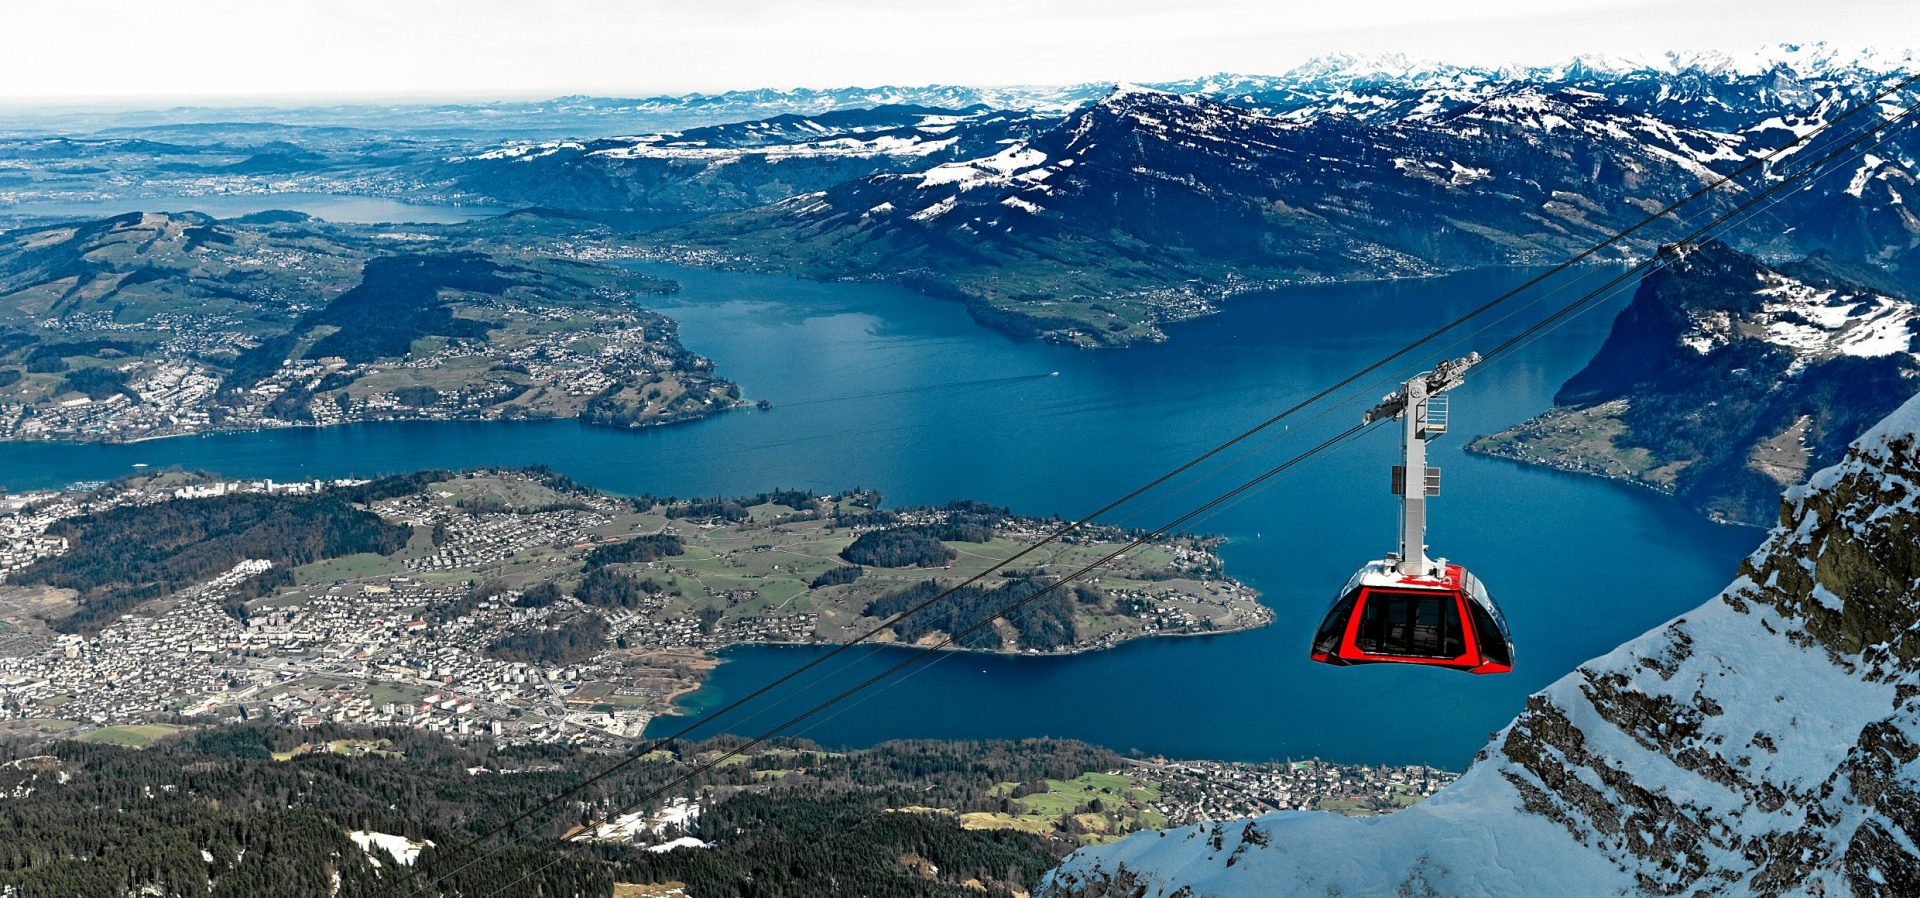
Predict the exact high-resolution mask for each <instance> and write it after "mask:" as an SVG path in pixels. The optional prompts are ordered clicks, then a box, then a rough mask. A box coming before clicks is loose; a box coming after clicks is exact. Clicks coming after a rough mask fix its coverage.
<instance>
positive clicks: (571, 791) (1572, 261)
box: [392, 73, 1920, 896]
mask: <svg viewBox="0 0 1920 898" xmlns="http://www.w3.org/2000/svg"><path fill="white" fill-rule="evenodd" d="M1917 81H1920V73H1917V74H1914V75H1911V76H1908V77H1907V78H1904V79H1901V80H1900V81H1899V82H1896V83H1895V84H1894V85H1892V86H1891V87H1887V88H1885V89H1883V90H1882V91H1880V92H1879V93H1877V94H1875V95H1874V96H1872V97H1870V98H1869V99H1867V100H1865V101H1863V102H1861V103H1859V104H1856V105H1854V106H1851V107H1849V108H1847V109H1846V110H1845V111H1844V112H1842V113H1841V114H1840V115H1838V116H1835V117H1834V118H1831V119H1828V120H1827V121H1825V122H1822V123H1821V124H1820V125H1818V126H1816V127H1815V128H1812V129H1809V130H1808V131H1807V132H1806V133H1804V134H1798V135H1795V136H1794V138H1793V139H1792V140H1790V141H1788V142H1787V143H1785V144H1782V145H1781V146H1779V147H1776V148H1774V149H1772V150H1769V151H1767V152H1766V153H1762V154H1759V155H1757V156H1754V157H1753V158H1751V159H1750V160H1749V161H1747V162H1746V163H1744V164H1742V165H1741V166H1739V167H1738V168H1736V169H1734V170H1733V171H1732V172H1730V173H1728V174H1725V175H1722V176H1720V177H1718V178H1715V179H1714V180H1712V181H1710V182H1708V183H1707V184H1706V185H1704V186H1702V187H1700V188H1699V189H1697V190H1695V191H1694V192H1692V193H1690V194H1688V195H1686V196H1685V197H1682V198H1680V199H1678V200H1675V201H1673V202H1671V203H1668V204H1667V205H1666V206H1663V207H1661V208H1660V209H1659V210H1658V211H1656V212H1654V213H1652V214H1649V215H1648V216H1646V217H1645V218H1642V219H1641V220H1640V221H1638V222H1636V223H1634V224H1632V225H1630V226H1628V227H1627V228H1624V229H1622V230H1619V231H1616V232H1614V233H1613V234H1612V235H1610V236H1609V237H1607V238H1606V239H1605V240H1602V241H1601V242H1599V243H1597V244H1594V245H1593V246H1590V247H1588V248H1586V249H1583V250H1581V251H1580V252H1578V253H1575V254H1574V255H1573V256H1570V257H1568V258H1567V259H1566V260H1564V261H1562V262H1560V263H1558V264H1556V265H1554V266H1552V267H1551V268H1548V269H1547V270H1546V271H1543V272H1541V273H1540V274H1538V275H1535V276H1534V277H1532V278H1529V279H1528V280H1527V281H1525V282H1523V283H1521V284H1520V285H1518V286H1516V287H1514V288H1512V289H1510V290H1508V291H1506V292H1504V293H1502V294H1500V295H1499V296H1496V297H1495V298H1493V299H1491V300H1489V301H1487V302H1486V303H1483V304H1482V305H1480V306H1478V307H1476V308H1474V309H1471V310H1469V311H1468V312H1467V313H1465V314H1464V315H1461V316H1459V317H1457V318H1455V319H1453V320H1452V321H1450V322H1447V323H1446V324H1444V325H1442V326H1441V327H1439V328H1437V329H1435V330H1433V331H1431V332H1429V333H1428V334H1426V335H1425V336H1422V337H1420V338H1418V339H1416V340H1414V341H1413V342H1411V343H1408V344H1406V345H1405V346H1403V347H1401V348H1399V349H1397V350H1395V351H1394V352H1392V353H1391V354H1389V355H1387V356H1385V357H1383V358H1381V359H1379V360H1378V361H1375V362H1373V363H1372V364H1370V365H1367V366H1366V367H1364V368H1361V369H1360V370H1359V371H1356V372H1354V373H1352V374H1349V375H1347V376H1346V377H1344V378H1342V379H1341V380H1340V381H1338V382H1337V383H1334V384H1332V385H1330V386H1328V387H1326V388H1324V389H1322V390H1320V391H1318V392H1316V393H1314V394H1312V395H1311V396H1308V397H1307V398H1305V399H1302V400H1300V401H1298V402H1296V403H1295V404H1294V405H1292V406H1289V407H1288V408H1286V409H1284V410H1282V411H1281V412H1279V413H1277V414H1275V415H1273V416H1271V417H1269V418H1267V419H1266V420H1264V421H1261V422H1259V423H1257V424H1255V425H1254V426H1252V427H1250V428H1248V429H1246V430H1244V431H1242V432H1240V433H1239V434H1237V435H1235V436H1234V437H1232V438H1231V439H1229V440H1227V441H1225V442H1223V443H1220V444H1218V445H1216V446H1214V447H1213V448H1211V449H1209V450H1207V451H1206V452H1203V453H1201V454H1200V455H1198V456H1195V457H1194V458H1192V459H1189V460H1188V461H1186V462H1183V463H1182V464H1180V465H1179V466H1177V467H1175V468H1173V469H1172V470H1169V471H1168V472H1166V473H1164V474H1162V475H1160V476H1159V477H1156V478H1155V479H1154V480H1152V481H1150V482H1148V483H1146V484H1145V485H1142V486H1140V487H1138V488H1136V489H1134V490H1132V491H1130V492H1128V493H1126V494H1125V495H1123V496H1121V497H1120V498H1119V499H1115V500H1113V501H1111V502H1109V503H1107V504H1106V505H1104V506H1101V507H1100V508H1099V509H1096V510H1095V511H1093V512H1091V513H1089V514H1087V515H1085V516H1083V517H1081V518H1078V519H1076V520H1074V521H1072V522H1070V523H1068V524H1066V525H1063V526H1062V527H1060V528H1057V529H1055V530H1054V531H1052V532H1050V533H1049V534H1048V535H1047V536H1045V537H1043V538H1041V539H1040V540H1039V541H1037V542H1035V543H1033V544H1032V545H1029V546H1026V547H1025V548H1022V549H1021V550H1020V551H1019V552H1017V553H1015V554H1014V555H1012V556H1010V557H1008V558H1007V559H1005V560H1003V561H1000V562H997V563H996V564H994V565H993V566H991V567H989V568H987V569H986V570H983V571H981V572H980V573H978V574H975V575H973V576H971V577H969V578H967V579H966V580H964V581H962V582H961V583H959V584H956V585H955V586H953V587H951V588H949V589H947V590H944V591H942V592H941V593H939V594H937V595H935V596H933V597H931V598H929V599H927V600H926V601H924V602H921V603H920V604H918V605H915V606H913V607H910V608H908V609H906V610H904V611H901V612H900V613H898V614H896V615H894V616H893V617H892V618H889V619H888V620H886V621H884V622H882V623H881V624H879V625H877V626H875V627H873V628H872V629H870V630H868V631H866V632H865V633H863V634H862V635H861V636H859V637H857V638H856V639H854V640H853V641H850V642H846V643H841V644H839V645H837V646H835V647H834V648H833V649H832V650H831V651H829V652H828V653H826V654H824V655H821V656H820V657H818V658H815V659H813V660H811V661H808V662H807V663H806V664H803V665H801V666H800V667H798V668H796V669H794V670H792V671H789V672H788V673H785V674H782V675H781V676H780V677H778V678H776V679H774V680H773V681H771V682H769V683H767V684H766V685H763V686H761V687H759V688H757V689H755V690H754V691H752V692H750V693H748V694H747V695H745V696H742V697H741V698H739V699H736V700H734V701H733V702H730V703H728V704H727V705H725V706H723V707H721V708H719V709H716V710H714V711H710V712H708V713H706V714H704V715H702V716H701V717H700V718H698V719H697V720H695V721H693V722H691V723H689V724H687V725H686V726H684V727H682V728H681V729H679V730H677V731H675V732H674V733H672V734H670V735H667V736H663V737H660V738H658V739H655V740H653V741H652V742H651V743H649V744H648V745H646V746H643V747H642V748H641V749H639V750H636V751H634V752H632V753H630V754H629V755H628V756H627V757H626V758H624V759H622V760H621V761H618V762H616V763H614V764H613V765H611V766H609V767H608V768H606V769H604V770H602V771H600V772H598V773H596V774H594V775H592V776H590V777H588V778H587V779H585V780H582V781H581V782H579V783H577V784H575V785H574V786H572V787H569V788H568V789H566V790H564V791H562V792H560V793H559V794H557V795H555V796H553V797H552V798H550V799H547V800H546V801H544V802H542V803H540V804H538V805H535V806H534V807H531V808H528V809H526V810H523V811H521V812H520V813H519V814H517V815H515V816H514V817H512V818H510V819H509V820H507V821H506V822H504V823H501V824H498V825H496V826H495V827H494V828H492V829H490V830H488V831H487V832H485V833H482V834H481V835H479V836H476V837H474V838H472V839H468V840H466V841H465V842H462V843H461V844H460V845H459V846H457V847H455V848H454V849H452V851H451V853H461V852H465V851H467V850H470V849H471V848H473V847H474V846H475V845H477V844H479V843H481V842H485V841H487V840H489V839H492V838H493V837H495V836H498V835H500V834H502V833H505V832H508V831H509V830H511V829H513V828H514V827H517V826H518V825H519V824H520V823H522V822H525V821H526V820H527V819H529V818H531V817H532V816H533V815H535V814H538V813H540V812H541V811H544V810H547V809H548V808H551V807H553V806H555V805H557V804H559V803H560V802H561V801H564V800H566V799H567V798H569V797H571V796H573V795H575V794H578V793H579V792H581V791H582V790H584V789H587V788H590V787H591V786H593V785H595V784H597V783H599V782H602V781H604V780H606V779H607V778H608V777H611V776H613V775H615V774H617V773H619V772H620V771H622V770H625V769H627V768H628V767H630V766H632V765H633V764H635V763H637V762H639V760H640V759H641V758H644V757H646V756H648V755H650V754H651V753H652V752H653V751H655V750H657V749H658V748H659V747H661V746H663V745H665V744H667V743H669V742H672V741H674V740H677V739H681V738H684V737H685V736H686V735H688V734H689V733H691V732H692V731H694V730H696V729H699V728H701V727H704V726H706V725H708V724H710V723H712V722H713V721H715V720H718V719H719V718H720V717H722V716H725V715H726V714H728V713H731V712H732V711H734V710H736V709H738V708H740V707H741V706H743V705H745V704H747V703H748V702H751V701H753V700H755V699H757V698H759V697H760V696H762V695H765V694H766V693H768V692H771V691H772V690H774V689H776V688H778V687H780V686H782V685H785V684H786V683H789V682H791V681H793V680H794V679H795V678H797V677H799V676H801V675H803V674H805V673H806V672H807V671H809V670H812V669H814V668H816V667H818V666H820V665H821V664H824V663H826V662H827V661H829V660H831V659H833V658H835V657H838V656H840V655H841V654H843V653H844V652H846V651H847V650H849V649H851V648H853V647H854V646H857V645H860V644H863V643H864V642H866V641H867V640H869V639H872V638H873V637H874V636H877V635H879V634H880V633H882V632H885V631H886V630H889V629H891V628H892V627H893V626H894V625H896V624H898V623H900V622H901V621H904V620H906V619H908V618H910V617H912V616H913V615H915V614H918V613H920V612H921V611H924V610H925V609H927V608H928V607H931V606H932V605H933V604H935V603H937V602H939V601H941V600H942V599H945V598H947V597H949V596H951V595H952V594H954V593H955V592H958V591H959V590H961V589H964V588H966V587H968V586H971V585H973V584H974V583H977V582H979V581H980V580H982V579H984V578H985V577H987V576H988V575H990V574H992V573H994V572H996V571H998V570H1000V569H1002V568H1004V567H1006V566H1007V565H1009V564H1012V563H1013V562H1015V561H1018V560H1019V559H1021V558H1023V557H1025V556H1027V555H1029V554H1031V553H1033V552H1034V551H1037V550H1039V549H1040V548H1042V547H1045V546H1047V545H1051V544H1052V543H1054V542H1057V541H1059V540H1060V539H1062V538H1064V537H1066V536H1067V535H1069V534H1071V533H1073V532H1074V531H1076V530H1078V529H1080V528H1081V527H1084V526H1086V525H1087V524H1089V523H1091V522H1092V521H1094V520H1095V519H1097V518H1099V517H1101V516H1102V515H1105V514H1106V513H1108V512H1110V511H1112V510H1113V509H1115V508H1118V507H1120V506H1121V505H1124V504H1126V503H1127V502H1130V501H1132V500H1133V499H1135V498H1137V497H1139V496H1140V495H1142V494H1144V493H1147V492H1149V491H1151V490H1153V489H1155V488H1157V487H1159V486H1160V485H1162V484H1164V483H1166V482H1167V481H1169V480H1172V479H1173V478H1175V477H1178V476H1179V475H1181V474H1184V473H1186V472H1187V471H1189V470H1192V469H1193V468H1195V467H1197V466H1199V465H1201V464H1204V463H1205V462H1206V461H1208V460H1209V459H1212V458H1213V457H1215V456H1217V455H1219V454H1220V453H1222V452H1225V451H1226V450H1227V449H1229V448H1232V447H1233V446H1235V445H1238V444H1239V443H1241V442H1243V441H1245V440H1247V439H1249V438H1251V437H1253V436H1254V435H1256V434H1258V433H1260V432H1262V431H1264V430H1266V429H1267V428H1269V427H1271V426H1273V425H1274V424H1277V423H1279V422H1281V421H1283V420H1285V419H1287V418H1289V417H1291V416H1292V415H1294V414H1296V413H1298V412H1299V411H1301V410H1303V409H1305V408H1307V407H1308V406H1310V405H1312V404H1314V403H1316V402H1318V401H1320V400H1321V399H1324V398H1326V397H1327V396H1329V395H1331V394H1333V393H1335V392H1337V391H1339V390H1342V389H1345V388H1346V387H1347V386H1350V385H1351V384H1353V383H1354V382H1355V381H1358V380H1360V379H1361V378H1363V377H1366V376H1368V375H1370V374H1372V373H1373V372H1375V371H1378V370H1380V369H1382V368H1384V367H1386V366H1387V365H1389V364H1392V363H1393V362H1395V361H1397V360H1399V359H1400V358H1402V357H1404V356H1406V355H1407V354H1408V353H1411V352H1413V351H1414V350H1415V349H1418V348H1419V347H1421V346H1423V345H1426V344H1427V343H1430V342H1432V341H1433V340H1435V339H1438V338H1439V337H1441V336H1442V335H1444V334H1446V333H1449V332H1451V331H1453V330H1454V329H1456V328H1458V327H1460V326H1461V325H1464V324H1466V323H1467V322H1469V321H1471V320H1473V319H1475V318H1477V317H1479V316H1480V315H1482V314H1485V313H1486V312H1487V311H1489V310H1491V309H1493V308H1495V307H1497V306H1499V305H1501V304H1502V303H1504V302H1506V301H1507V300H1509V299H1512V298H1513V297H1514V296H1517V295H1519V294H1520V293H1522V292H1525V291H1526V290H1528V289H1530V288H1532V287H1534V286H1536V285H1538V284H1540V283H1542V282H1544V281H1545V280H1546V279H1548V278H1550V277H1553V276H1554V275H1556V274H1559V273H1560V272H1563V271H1565V270H1567V269H1568V268H1571V267H1573V266H1574V265H1577V264H1579V263H1580V262H1583V261H1585V260H1587V259H1589V258H1591V257H1593V256H1594V255H1595V254H1597V253H1599V252H1600V251H1602V250H1604V249H1606V248H1608V247H1610V246H1613V245H1615V244H1617V243H1619V242H1621V241H1622V240H1625V239H1626V238H1627V237H1629V236H1631V235H1632V234H1634V233H1636V232H1638V231H1640V230H1641V229H1643V228H1645V227H1647V226H1648V225H1651V224H1652V223H1654V222H1656V221H1658V220H1660V219H1662V218H1665V217H1666V216H1668V215H1670V214H1672V213H1673V212H1674V211H1676V210H1678V209H1679V208H1681V207H1682V206H1685V205H1687V204H1689V203H1692V202H1694V201H1695V200H1698V199H1700V198H1701V197H1704V196H1706V195H1708V194H1710V193H1712V192H1713V191H1715V190H1717V189H1719V188H1720V187H1722V186H1724V185H1726V184H1728V183H1730V182H1732V181H1733V179H1735V178H1737V177H1739V176H1740V175H1742V174H1745V173H1747V172H1749V171H1752V170H1753V169H1755V168H1757V167H1761V166H1764V165H1766V164H1768V163H1769V162H1771V161H1772V160H1774V159H1776V158H1778V157H1780V156H1781V155H1782V154H1783V153H1787V152H1788V151H1790V150H1792V149H1794V148H1796V147H1798V146H1801V145H1803V144H1805V143H1806V142H1807V141H1809V140H1810V139H1812V138H1814V137H1816V136H1818V135H1820V134H1822V133H1824V132H1825V131H1827V130H1828V129H1830V128H1832V127H1833V126H1834V125H1835V124H1837V123H1839V122H1840V121H1843V120H1845V119H1847V118H1849V117H1852V116H1853V115H1856V114H1858V113H1859V112H1861V111H1862V110H1865V109H1868V108H1871V107H1872V106H1874V105H1876V104H1878V103H1879V102H1881V101H1882V100H1884V99H1885V98H1886V97H1888V96H1891V95H1893V94H1894V93H1896V92H1898V91H1900V90H1902V89H1904V88H1906V87H1908V86H1910V85H1912V84H1914V83H1915V82H1917ZM1909 111H1911V107H1910V108H1909ZM1564 311H1565V310H1563V312H1562V313H1556V315H1560V314H1564ZM1509 342H1511V341H1509ZM1216 501H1219V500H1216ZM493 853H494V852H493V851H491V850H490V851H487V852H484V853H482V854H481V856H480V857H477V858H475V859H473V860H471V861H469V862H467V863H466V864H463V865H461V866H459V867H456V868H455V869H453V870H451V871H448V872H447V873H444V874H441V875H440V876H437V877H435V878H434V879H432V880H430V881H428V882H427V883H426V884H425V885H429V886H430V885H433V884H435V883H437V882H439V881H441V880H442V879H444V878H446V877H448V876H452V875H455V874H457V873H460V872H463V871H464V870H466V869H468V868H470V867H471V866H472V865H473V864H475V863H479V862H480V861H482V860H485V859H486V858H487V857H491V856H492V855H493ZM418 869H419V868H418V867H417V866H416V867H414V868H412V869H410V870H409V872H408V875H407V876H406V877H404V878H403V879H401V880H399V881H397V882H396V883H395V884H394V886H393V887H392V888H393V889H394V890H398V889H399V888H401V887H403V886H406V885H407V884H408V883H411V882H412V881H413V880H414V879H416V878H417V876H418ZM417 894H419V892H418V890H417V889H415V890H413V891H410V892H409V893H408V895H409V896H413V895H417Z"/></svg>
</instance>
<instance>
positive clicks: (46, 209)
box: [0, 193, 502, 224]
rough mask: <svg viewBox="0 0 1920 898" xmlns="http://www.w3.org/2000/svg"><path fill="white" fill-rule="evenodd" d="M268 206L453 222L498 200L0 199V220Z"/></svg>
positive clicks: (492, 210) (493, 210)
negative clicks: (467, 203) (476, 203)
mask: <svg viewBox="0 0 1920 898" xmlns="http://www.w3.org/2000/svg"><path fill="white" fill-rule="evenodd" d="M269 209H285V210H288V211H292V212H305V213H307V214H308V215H311V216H313V217H315V218H320V219H325V220H327V221H336V222H340V223H343V224H381V223H385V222H391V223H394V224H458V223H460V222H463V221H472V220H474V219H476V218H488V217H490V216H494V215H498V214H500V212H501V211H502V210H501V209H500V208H499V207H497V206H455V205H449V204H445V203H409V202H404V201H401V200H396V199H391V198H388V197H379V196H348V195H344V194H336V193H273V194H202V195H199V196H180V195H167V196H150V197H131V198H127V199H115V200H44V201H34V202H26V203H16V204H11V205H9V204H6V203H0V220H8V219H11V220H20V219H27V218H106V217H109V216H113V215H119V214H121V213H124V212H205V213H207V214H208V215H211V216H213V217H215V218H235V217H238V216H241V215H252V214H253V213H255V212H265V211H267V210H269Z"/></svg>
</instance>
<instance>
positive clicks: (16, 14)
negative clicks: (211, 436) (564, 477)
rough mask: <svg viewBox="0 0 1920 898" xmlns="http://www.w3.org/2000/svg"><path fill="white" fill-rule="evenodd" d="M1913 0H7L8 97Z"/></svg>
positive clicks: (1257, 58) (1443, 31)
mask: <svg viewBox="0 0 1920 898" xmlns="http://www.w3.org/2000/svg"><path fill="white" fill-rule="evenodd" d="M1916 5H1917V4H1916V0H1825V2H1814V0H1698V2H1688V0H1664V2H1647V0H1308V2H1299V0H1183V2H1173V0H950V2H938V0H789V2H774V0H673V2H658V0H627V2H618V0H383V2H367V0H184V2H181V0H176V2H164V0H59V2H44V0H13V2H9V3H6V4H5V5H4V6H0V103H9V104H18V103H23V102H25V103H45V102H55V103H72V102H90V101H121V102H125V101H135V102H139V103H141V104H143V105H144V104H147V103H174V102H207V101H220V100H234V101H240V100H287V99H302V100H332V99H355V98H362V99H372V98H425V97H459V98H482V97H497V98H527V97H544V96H555V95H560V94H570V93H590V94H597V95H611V96H645V95H651V94H663V93H682V92H687V91H705V92H714V91H722V90H731V89H736V88H751V87H834V86H844V85H852V84H859V85H875V84H926V83H952V84H975V85H1003V84H1061V83H1078V82H1088V81H1163V80H1173V79H1179V78H1187V77H1193V76H1197V75H1204V74H1211V73H1215V72H1221V71H1232V72H1245V73H1255V74H1271V73H1275V72H1280V71H1284V70H1285V69H1287V68H1289V67H1291V66H1293V65H1295V64H1297V63H1299V62H1301V61H1303V60H1305V59H1307V58H1310V57H1312V56H1316V55H1320V54H1324V53H1329V52H1342V51H1344V52H1355V53H1380V52H1404V53H1407V54H1408V55H1410V56H1416V57H1420V58H1425V59H1434V60H1440V61H1447V62H1459V63H1482V64H1500V63H1523V64H1524V63H1549V62H1557V61H1560V60H1562V59H1564V58H1566V57H1569V56H1572V55H1574V54H1576V53H1610V54H1618V55H1643V54H1648V53H1654V52H1658V51H1662V50H1668V49H1686V50H1697V49H1724V50H1732V51H1747V50H1753V49H1755V48H1757V47H1760V46H1762V45H1765V44H1773V43H1780V42H1812V41H1817V40H1825V41H1828V42H1830V43H1835V44H1839V45H1843V46H1847V47H1872V48H1875V49H1878V50H1882V51H1892V52H1895V53H1896V54H1897V53H1901V52H1905V51H1907V50H1910V49H1915V48H1920V10H1917V9H1916Z"/></svg>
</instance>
